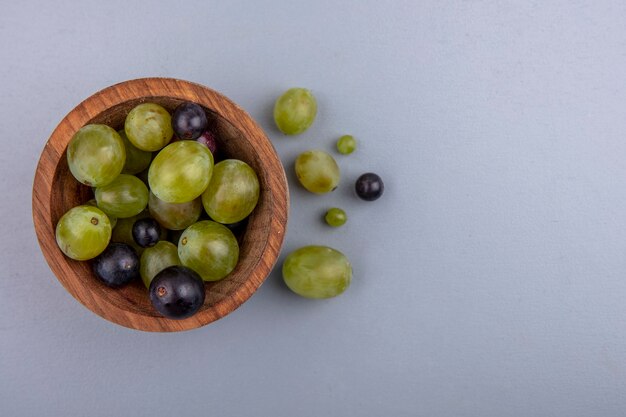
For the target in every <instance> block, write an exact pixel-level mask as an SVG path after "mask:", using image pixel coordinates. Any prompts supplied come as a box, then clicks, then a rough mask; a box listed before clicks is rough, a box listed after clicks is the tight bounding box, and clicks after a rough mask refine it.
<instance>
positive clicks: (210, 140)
mask: <svg viewBox="0 0 626 417" xmlns="http://www.w3.org/2000/svg"><path fill="white" fill-rule="evenodd" d="M196 142H199V143H201V144H203V145H204V146H206V147H207V148H209V150H210V151H211V153H212V154H213V156H215V153H216V152H217V139H216V138H215V133H213V132H211V131H210V130H205V131H204V133H202V134H201V135H200V136H198V138H197V139H196Z"/></svg>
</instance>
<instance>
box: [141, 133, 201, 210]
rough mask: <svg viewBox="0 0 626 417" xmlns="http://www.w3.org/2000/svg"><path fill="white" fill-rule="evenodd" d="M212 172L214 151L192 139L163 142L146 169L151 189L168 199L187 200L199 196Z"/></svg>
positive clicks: (164, 199)
mask: <svg viewBox="0 0 626 417" xmlns="http://www.w3.org/2000/svg"><path fill="white" fill-rule="evenodd" d="M212 173H213V155H212V154H211V152H210V151H209V149H208V148H207V147H206V146H204V145H202V144H200V143H198V142H195V141H191V140H182V141H180V142H174V143H172V144H170V145H168V146H166V147H165V148H164V149H163V150H162V151H161V152H159V154H158V155H157V156H156V157H155V158H154V160H153V161H152V164H151V165H150V171H149V172H148V182H149V183H150V190H151V191H152V192H153V193H154V195H155V196H157V197H158V198H159V199H161V200H163V201H165V202H168V203H186V202H188V201H191V200H193V199H195V198H197V197H199V196H200V194H202V193H203V192H204V190H205V189H206V187H207V185H209V181H210V180H211V174H212Z"/></svg>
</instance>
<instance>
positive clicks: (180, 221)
mask: <svg viewBox="0 0 626 417" xmlns="http://www.w3.org/2000/svg"><path fill="white" fill-rule="evenodd" d="M148 208H149V209H150V214H151V215H152V217H154V218H155V219H156V220H157V221H158V222H159V223H161V224H162V225H163V226H165V227H166V228H168V229H170V230H181V229H185V228H187V227H188V226H191V225H192V224H194V223H195V222H196V221H197V220H198V218H199V217H200V213H201V212H202V200H201V199H200V198H196V199H195V200H191V201H189V202H187V203H166V202H165V201H163V200H159V198H158V197H157V196H155V195H154V194H153V193H150V198H149V199H148Z"/></svg>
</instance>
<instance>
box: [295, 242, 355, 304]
mask: <svg viewBox="0 0 626 417" xmlns="http://www.w3.org/2000/svg"><path fill="white" fill-rule="evenodd" d="M283 279H284V280H285V284H287V286H288V287H289V289H291V290H292V291H293V292H295V293H296V294H299V295H301V296H303V297H307V298H331V297H335V296H337V295H339V294H341V293H342V292H344V291H345V290H346V288H348V286H349V285H350V280H351V279H352V267H351V266H350V262H349V261H348V258H346V256H345V255H344V254H343V253H341V252H339V251H338V250H335V249H332V248H329V247H326V246H305V247H302V248H300V249H298V250H296V251H294V252H292V253H290V254H289V255H288V256H287V258H286V259H285V262H284V263H283Z"/></svg>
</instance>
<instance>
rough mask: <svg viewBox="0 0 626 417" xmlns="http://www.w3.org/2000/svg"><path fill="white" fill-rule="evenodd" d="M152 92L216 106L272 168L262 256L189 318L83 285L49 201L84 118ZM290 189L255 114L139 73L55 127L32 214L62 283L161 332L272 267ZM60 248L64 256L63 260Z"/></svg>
mask: <svg viewBox="0 0 626 417" xmlns="http://www.w3.org/2000/svg"><path fill="white" fill-rule="evenodd" d="M150 97H155V98H156V97H168V98H174V99H180V100H185V101H193V102H196V103H199V104H201V105H203V106H204V107H206V108H208V109H210V110H211V111H213V112H215V113H216V114H217V115H218V116H220V117H222V118H224V119H225V120H227V121H228V122H229V123H230V124H231V125H233V126H234V127H235V128H236V129H237V130H239V131H240V132H242V133H243V134H244V135H246V136H247V137H248V138H249V139H250V140H251V141H253V142H254V147H255V150H257V152H263V154H264V156H265V157H266V158H264V161H263V162H264V166H266V168H267V169H265V170H264V171H265V173H267V172H272V178H271V181H269V182H270V183H271V184H272V188H270V189H268V190H266V192H270V193H271V194H270V198H269V204H270V208H269V212H270V214H271V219H270V222H269V232H268V236H269V239H268V240H267V241H266V242H264V247H263V249H262V252H261V255H260V257H259V260H258V262H256V265H255V266H254V267H253V268H252V272H251V273H250V275H249V276H248V277H247V279H246V281H245V282H243V283H241V284H240V285H239V286H237V288H236V289H234V290H233V292H232V293H231V294H230V296H228V297H224V298H223V299H222V300H220V301H219V302H217V303H215V304H213V305H212V306H210V307H209V308H206V309H204V310H202V311H200V312H199V313H197V314H195V315H194V316H192V317H190V318H188V319H184V320H171V319H167V318H164V317H147V316H143V315H139V314H135V313H133V312H130V311H128V310H125V309H123V308H121V307H119V306H117V305H115V304H113V303H111V302H109V301H108V300H106V299H105V298H103V297H94V296H93V294H92V292H91V291H84V290H82V287H83V286H82V285H77V282H76V281H77V280H75V279H72V278H71V277H68V276H67V274H66V271H67V266H65V265H66V263H65V262H67V261H66V260H65V259H64V255H63V254H62V253H61V251H60V250H59V249H58V247H57V245H56V238H55V226H56V225H54V224H53V222H52V214H51V210H50V206H51V204H50V202H51V195H52V184H53V179H54V174H55V171H56V168H57V164H58V162H59V161H60V159H61V158H62V157H63V156H64V152H65V149H66V147H67V144H68V143H69V141H70V140H71V138H72V137H73V135H74V133H75V132H76V131H78V130H79V129H80V128H81V127H83V126H84V125H85V124H87V123H89V122H90V121H91V120H92V119H93V118H95V117H97V116H98V115H99V114H100V113H101V112H102V111H104V110H105V109H108V108H111V107H113V106H116V105H120V104H123V103H125V102H128V101H130V100H137V99H147V100H149V98H150ZM288 213H289V189H288V186H287V178H286V174H285V170H284V167H283V165H282V163H281V161H280V158H279V157H278V154H277V153H276V150H275V148H274V146H273V144H272V143H271V141H270V140H269V138H268V137H267V135H266V134H265V132H264V131H263V129H262V128H261V127H260V126H259V125H258V124H257V123H256V121H255V120H254V119H252V117H251V116H250V115H249V114H248V113H247V112H246V111H245V110H243V109H242V108H241V107H240V106H239V105H237V104H236V103H234V102H233V101H232V100H230V99H229V98H228V97H226V96H224V95H222V94H221V93H219V92H217V91H215V90H213V89H211V88H209V87H206V86H204V85H201V84H198V83H194V82H190V81H185V80H180V79H176V78H161V77H149V78H138V79H133V80H128V81H123V82H119V83H117V84H114V85H111V86H109V87H106V88H104V89H102V90H100V91H98V92H96V93H95V94H92V95H91V96H89V97H88V98H86V99H85V100H83V101H82V102H81V103H79V104H78V105H77V106H76V107H74V108H73V109H72V110H71V111H70V112H69V113H68V114H67V115H66V116H65V117H64V118H63V119H62V120H61V122H60V123H59V124H58V125H57V127H56V128H55V129H54V131H53V132H52V134H51V135H50V137H49V138H48V140H47V141H46V144H45V146H44V148H43V150H42V152H41V156H40V158H39V161H38V163H37V168H36V171H35V178H34V182H33V189H32V215H33V223H34V227H35V232H36V235H37V240H38V242H39V246H40V248H41V251H42V253H43V255H44V258H45V259H46V262H47V263H48V265H49V267H50V269H51V270H52V272H53V273H54V275H55V276H56V278H57V280H58V281H59V282H60V283H61V284H62V285H63V287H64V288H65V289H66V290H67V291H68V292H69V293H70V294H71V295H72V296H73V297H74V298H75V299H76V300H78V301H79V302H80V303H81V304H83V305H84V306H85V307H86V308H87V309H88V310H90V311H92V312H94V313H96V314H98V315H99V316H101V317H103V318H105V319H107V320H109V321H111V322H113V323H116V324H119V325H122V326H124V327H128V328H132V329H137V330H143V331H156V332H171V331H182V330H190V329H194V328H198V327H202V326H205V325H207V324H209V323H211V322H213V321H215V320H217V319H220V318H222V317H224V316H226V315H227V314H229V313H231V312H232V311H233V310H235V309H236V308H238V307H239V306H240V305H241V304H243V303H244V302H245V301H247V300H248V299H249V298H250V297H251V296H252V294H253V293H254V292H255V291H256V290H257V289H258V288H259V287H260V286H261V284H262V283H263V282H264V281H265V279H266V278H267V276H268V275H269V273H270V272H271V271H272V269H273V267H274V265H275V264H276V261H277V260H278V256H279V254H280V250H281V248H282V244H283V242H284V237H285V233H286V228H287V218H288ZM59 254H60V256H61V259H62V260H63V261H64V262H59V259H58V257H59Z"/></svg>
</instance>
